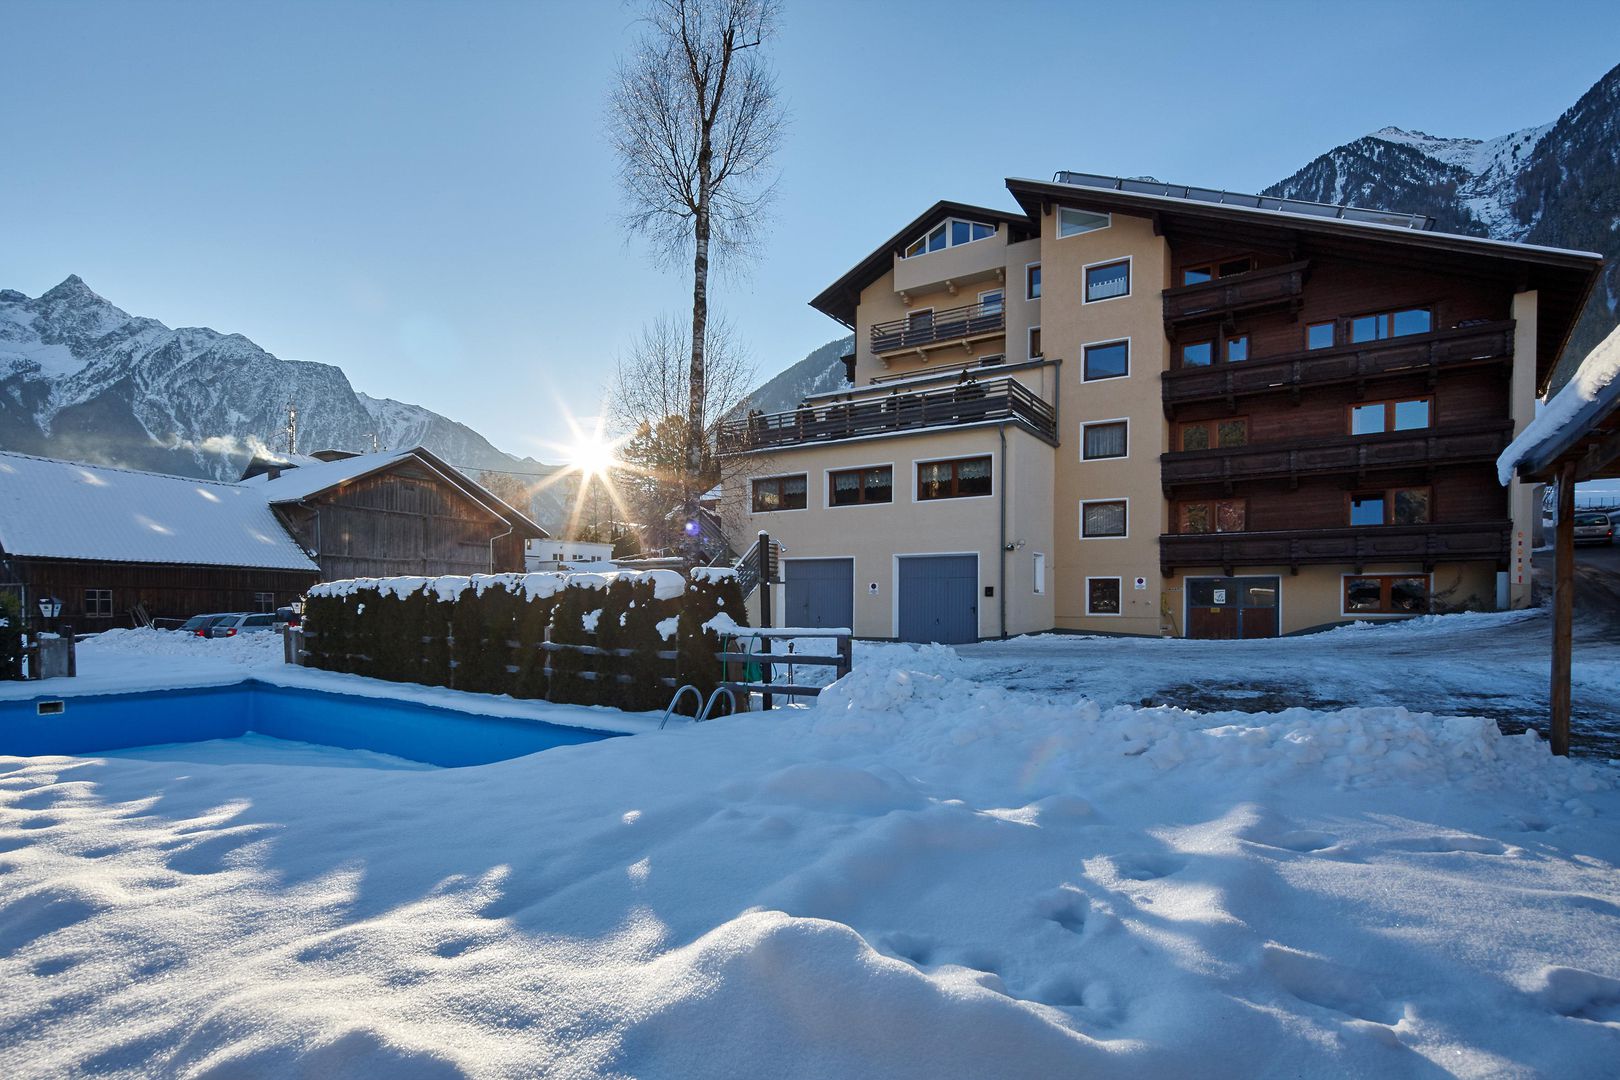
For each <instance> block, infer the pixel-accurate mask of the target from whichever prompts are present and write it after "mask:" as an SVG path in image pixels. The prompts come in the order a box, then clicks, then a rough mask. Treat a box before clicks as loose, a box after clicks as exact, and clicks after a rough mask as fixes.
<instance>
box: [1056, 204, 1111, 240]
mask: <svg viewBox="0 0 1620 1080" xmlns="http://www.w3.org/2000/svg"><path fill="white" fill-rule="evenodd" d="M1112 221H1113V219H1112V218H1111V217H1109V216H1108V215H1107V214H1093V213H1092V212H1091V211H1090V210H1071V209H1068V208H1063V209H1060V210H1058V235H1059V236H1079V235H1080V234H1081V233H1088V232H1096V231H1097V230H1098V229H1106V228H1108V226H1109V224H1110V223H1111V222H1112Z"/></svg>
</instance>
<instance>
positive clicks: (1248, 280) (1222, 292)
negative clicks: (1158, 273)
mask: <svg viewBox="0 0 1620 1080" xmlns="http://www.w3.org/2000/svg"><path fill="white" fill-rule="evenodd" d="M1309 265H1310V264H1309V263H1308V262H1293V263H1288V264H1287V265H1286V266H1270V267H1267V268H1266V269H1264V270H1250V271H1248V272H1247V273H1243V274H1233V275H1231V276H1230V277H1223V278H1216V279H1215V280H1214V281H1203V282H1199V283H1198V284H1197V285H1178V286H1176V287H1175V288H1173V289H1166V290H1164V325H1165V326H1166V327H1174V326H1179V325H1181V324H1182V323H1190V322H1197V321H1199V320H1200V319H1212V318H1215V317H1217V316H1222V315H1233V314H1236V313H1238V312H1240V311H1257V310H1259V309H1261V308H1267V307H1277V306H1286V305H1288V304H1290V303H1292V302H1294V301H1296V300H1298V299H1299V297H1300V296H1301V295H1302V294H1303V293H1304V291H1305V269H1306V267H1307V266H1309Z"/></svg>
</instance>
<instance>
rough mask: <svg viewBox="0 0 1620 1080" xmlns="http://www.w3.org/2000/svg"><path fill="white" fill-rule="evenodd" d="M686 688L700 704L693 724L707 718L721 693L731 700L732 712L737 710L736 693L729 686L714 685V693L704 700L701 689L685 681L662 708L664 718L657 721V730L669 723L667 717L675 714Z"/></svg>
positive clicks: (662, 728)
mask: <svg viewBox="0 0 1620 1080" xmlns="http://www.w3.org/2000/svg"><path fill="white" fill-rule="evenodd" d="M688 690H690V691H691V692H692V697H693V698H695V699H696V700H697V703H698V705H699V706H700V707H699V709H698V714H697V718H696V719H694V720H693V721H692V723H694V724H701V723H703V721H705V720H707V719H709V714H710V713H711V712H712V711H713V710H714V704H715V702H717V701H719V700H720V695H721V694H724V695H726V697H727V698H729V699H730V701H731V711H732V712H736V711H737V695H736V694H734V693H732V691H731V687H729V686H717V687H715V688H714V693H712V694H710V695H709V700H708V701H704V700H703V691H701V690H699V689H698V688H697V687H695V686H693V685H692V684H691V683H687V684H686V685H685V686H683V687H681V688H680V689H679V690H677V691H675V696H674V697H672V698H670V699H669V708H667V709H665V710H664V718H663V719H662V720H660V721H658V730H659V731H663V730H664V725H665V724H667V723H669V718H670V717H671V716H673V715H675V706H677V705H679V704H680V703H681V698H683V697H685V696H686V692H687V691H688Z"/></svg>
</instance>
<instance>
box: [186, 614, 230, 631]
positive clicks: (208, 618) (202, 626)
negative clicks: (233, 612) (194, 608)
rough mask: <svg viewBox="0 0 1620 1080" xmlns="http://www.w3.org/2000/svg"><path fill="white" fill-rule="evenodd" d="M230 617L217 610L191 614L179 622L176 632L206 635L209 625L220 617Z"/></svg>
mask: <svg viewBox="0 0 1620 1080" xmlns="http://www.w3.org/2000/svg"><path fill="white" fill-rule="evenodd" d="M230 617H231V616H229V615H223V614H220V613H218V612H216V613H214V614H212V615H193V616H192V617H191V618H189V619H187V620H186V621H185V622H183V623H181V624H180V627H179V630H178V632H179V633H182V634H195V635H196V636H197V637H207V636H208V630H209V628H210V627H212V626H213V625H214V624H215V623H217V622H219V621H220V620H221V619H229V618H230Z"/></svg>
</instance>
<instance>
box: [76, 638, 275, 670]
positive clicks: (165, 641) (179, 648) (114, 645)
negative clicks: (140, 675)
mask: <svg viewBox="0 0 1620 1080" xmlns="http://www.w3.org/2000/svg"><path fill="white" fill-rule="evenodd" d="M285 649H286V646H285V645H284V644H283V643H282V639H281V635H280V634H277V633H273V632H267V631H260V632H254V633H243V634H237V635H236V636H235V637H228V638H200V637H198V636H197V635H196V634H181V633H177V632H175V631H173V630H148V629H136V630H130V629H122V628H120V629H113V630H104V631H102V632H101V633H99V634H96V635H94V636H93V637H87V638H85V639H84V640H83V641H81V642H79V645H78V652H79V667H80V669H81V670H83V671H85V673H86V674H92V673H93V672H94V670H95V668H96V666H97V665H98V664H99V663H100V662H101V661H102V660H104V659H115V658H126V657H128V658H136V659H140V658H149V659H152V660H170V661H202V662H204V663H217V664H241V665H253V666H260V665H265V664H281V663H284V662H285V660H286V653H285Z"/></svg>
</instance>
